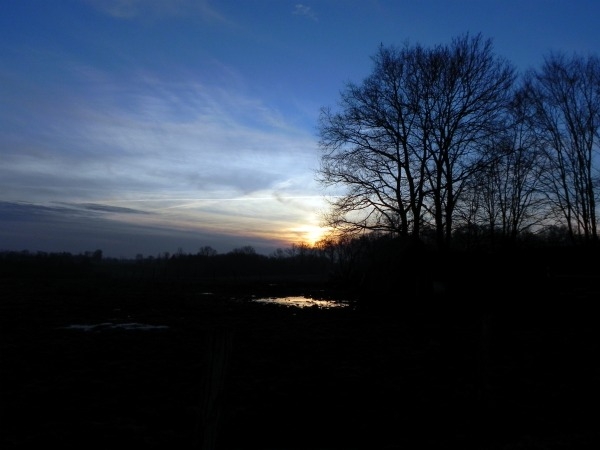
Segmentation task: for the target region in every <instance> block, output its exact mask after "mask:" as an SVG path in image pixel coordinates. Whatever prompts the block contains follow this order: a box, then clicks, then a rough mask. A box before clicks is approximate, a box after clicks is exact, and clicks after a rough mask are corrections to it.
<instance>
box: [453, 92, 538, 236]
mask: <svg viewBox="0 0 600 450" xmlns="http://www.w3.org/2000/svg"><path fill="white" fill-rule="evenodd" d="M524 98H525V96H524V93H523V91H522V90H519V91H518V92H516V93H515V96H514V100H513V102H512V104H511V106H510V108H509V110H508V111H507V115H506V120H507V123H506V126H505V127H504V130H503V131H502V132H500V133H498V135H496V136H494V137H493V138H492V139H490V141H489V143H488V144H486V145H484V151H485V154H486V157H485V161H486V163H485V165H484V166H483V167H482V168H481V170H480V171H479V172H477V173H475V174H473V176H472V177H470V179H469V180H468V184H467V188H466V190H465V191H466V192H465V194H466V195H464V196H463V201H462V202H461V204H460V205H459V212H460V213H461V216H460V219H459V220H461V221H463V222H464V223H466V224H467V225H475V227H476V229H477V230H479V229H483V230H485V237H486V238H488V239H489V240H490V243H491V244H492V245H494V244H495V243H496V242H497V241H500V243H502V244H506V243H514V242H515V241H516V239H517V237H518V236H519V235H521V234H522V233H523V232H524V231H527V230H529V229H532V228H534V227H536V226H537V225H540V224H541V223H542V222H543V221H544V218H545V217H546V214H547V211H546V208H545V204H546V202H545V196H544V194H543V192H542V191H541V186H540V185H541V183H540V178H541V176H542V174H543V173H544V171H545V167H544V159H543V157H542V153H541V151H540V149H539V143H538V140H537V136H536V133H535V132H534V130H532V129H531V127H530V124H529V121H528V120H527V119H528V115H529V114H530V112H529V111H528V108H527V107H528V103H527V102H526V101H524Z"/></svg>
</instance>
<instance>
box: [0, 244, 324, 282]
mask: <svg viewBox="0 0 600 450" xmlns="http://www.w3.org/2000/svg"><path fill="white" fill-rule="evenodd" d="M332 270H333V268H332V262H331V261H330V260H328V259H326V258H324V257H323V255H322V252H321V251H320V250H319V249H317V248H311V247H309V246H307V245H305V244H298V245H296V244H294V245H292V246H291V247H290V248H287V249H278V250H276V251H275V252H273V254H272V255H268V256H267V255H262V254H258V253H257V252H256V251H255V249H254V248H253V247H251V246H245V247H240V248H236V249H234V250H232V251H230V252H228V253H223V254H219V253H218V252H217V251H216V250H214V249H213V248H212V247H209V246H205V247H201V248H200V249H199V250H198V252H197V253H185V252H183V251H182V250H178V251H177V252H174V253H172V254H171V253H170V252H164V253H161V254H159V255H157V256H146V257H144V256H143V255H142V254H138V255H137V256H136V257H135V258H131V259H126V258H111V257H104V256H103V252H102V250H100V249H98V250H95V251H86V252H83V253H80V254H72V253H69V252H56V253H52V252H30V251H27V250H25V251H20V252H18V251H1V252H0V271H1V273H2V277H8V278H10V277H43V278H73V277H81V276H109V277H113V278H118V279H125V280H144V279H146V280H163V281H190V280H191V281H194V280H195V281H207V282H212V281H218V282H223V281H225V282H242V281H247V280H255V281H260V280H277V279H286V280H305V281H323V280H326V279H327V278H328V277H329V275H330V273H331V272H332Z"/></svg>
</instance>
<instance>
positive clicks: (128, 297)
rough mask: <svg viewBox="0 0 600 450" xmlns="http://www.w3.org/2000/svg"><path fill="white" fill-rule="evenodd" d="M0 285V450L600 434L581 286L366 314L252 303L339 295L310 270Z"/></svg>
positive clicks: (364, 444)
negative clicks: (519, 304) (296, 276)
mask: <svg viewBox="0 0 600 450" xmlns="http://www.w3.org/2000/svg"><path fill="white" fill-rule="evenodd" d="M0 288H1V289H2V293H3V294H2V296H1V297H2V300H1V303H0V313H1V319H0V320H1V322H0V323H1V326H2V330H1V337H2V341H1V392H0V393H1V398H0V400H1V408H2V421H1V426H2V429H1V436H0V447H1V448H2V449H4V450H10V449H24V448H42V447H44V448H46V447H53V448H61V449H68V448H78V449H79V448H86V449H91V448H114V447H117V446H119V447H129V448H147V449H163V448H164V449H194V448H196V449H203V450H212V449H227V450H229V449H264V450H266V449H273V450H275V449H282V450H283V449H313V450H316V449H322V450H330V449H331V450H333V449H340V450H341V449H415V448H428V449H442V448H474V449H475V448H476V449H517V448H527V449H534V448H535V449H559V448H561V449H562V448H578V449H582V448H590V449H591V448H600V446H599V444H600V428H599V427H598V415H597V408H598V404H599V401H600V388H599V386H600V358H598V355H599V350H600V348H599V339H598V327H597V324H596V317H595V316H593V315H592V314H591V313H592V311H593V308H592V307H591V306H589V305H590V303H591V301H593V300H595V298H591V297H590V296H589V295H587V296H586V295H583V296H582V295H579V294H577V293H576V292H575V291H573V293H571V294H567V295H561V296H560V298H559V299H560V301H562V304H558V305H557V304H556V303H555V304H553V306H551V307H548V308H543V309H541V310H540V309H535V308H531V309H528V308H521V309H520V310H517V309H515V306H514V303H515V302H512V303H511V306H507V307H506V308H500V307H496V308H493V309H486V308H478V307H476V306H473V305H471V306H466V305H461V304H460V302H458V301H455V300H452V299H449V298H445V299H444V301H440V302H431V303H429V304H419V305H415V304H412V305H410V304H409V303H403V301H404V300H403V299H402V298H401V297H399V300H398V306H397V307H395V308H391V309H389V310H388V309H386V310H377V309H367V310H363V309H361V308H353V307H346V308H334V309H319V308H304V309H299V308H286V307H282V306H277V305H269V304H258V303H256V302H252V301H251V299H252V298H256V297H261V296H280V295H310V296H313V297H324V298H331V297H333V298H336V297H339V298H344V296H345V295H350V294H349V293H347V294H345V293H344V292H340V291H339V290H335V291H333V290H332V288H331V286H329V285H328V284H327V283H321V282H310V283H309V282H306V283H299V282H293V283H292V282H287V283H286V282H283V281H280V282H277V283H272V282H270V283H267V282H260V283H258V282H255V283H243V282H239V281H238V282H231V283H228V282H221V283H216V284H215V283H213V284H210V283H200V282H193V281H189V280H188V281H173V280H170V281H160V282H159V281H149V280H132V279H112V278H103V277H82V278H79V277H76V276H73V277H59V278H56V277H44V278H40V279H32V278H31V277H29V278H28V277H21V278H19V277H10V278H6V279H2V286H0ZM390 295H391V296H393V294H390ZM253 296H254V297H253ZM548 305H550V303H548ZM100 324H103V325H101V326H98V325H100Z"/></svg>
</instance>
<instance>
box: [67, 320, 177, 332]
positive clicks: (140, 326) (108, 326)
mask: <svg viewBox="0 0 600 450" xmlns="http://www.w3.org/2000/svg"><path fill="white" fill-rule="evenodd" d="M63 328H65V329H67V330H81V331H102V330H115V329H120V330H141V331H147V330H166V329H167V328H169V327H168V326H167V325H149V324H146V323H137V322H130V323H110V322H105V323H97V324H92V325H80V324H74V325H69V326H66V327H63Z"/></svg>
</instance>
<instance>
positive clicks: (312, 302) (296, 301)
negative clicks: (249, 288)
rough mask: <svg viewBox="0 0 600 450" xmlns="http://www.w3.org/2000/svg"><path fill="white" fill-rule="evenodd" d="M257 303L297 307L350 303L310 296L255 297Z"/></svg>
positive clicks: (341, 306) (320, 306)
mask: <svg viewBox="0 0 600 450" xmlns="http://www.w3.org/2000/svg"><path fill="white" fill-rule="evenodd" d="M253 301H254V302H257V303H272V304H277V305H283V306H291V307H296V308H321V309H329V308H345V307H347V306H349V304H348V303H345V302H340V301H335V300H318V299H314V298H310V297H300V296H290V297H262V298H255V299H253Z"/></svg>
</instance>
